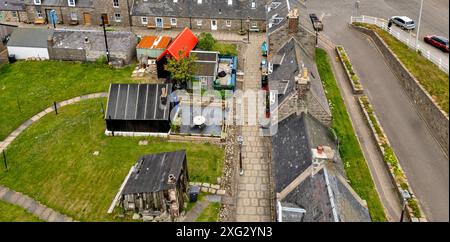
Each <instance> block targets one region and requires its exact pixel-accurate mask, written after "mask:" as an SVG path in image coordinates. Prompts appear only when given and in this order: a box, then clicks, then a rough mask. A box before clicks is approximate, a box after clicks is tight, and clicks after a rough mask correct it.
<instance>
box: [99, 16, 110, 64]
mask: <svg viewBox="0 0 450 242" xmlns="http://www.w3.org/2000/svg"><path fill="white" fill-rule="evenodd" d="M101 18H102V26H103V35H104V37H105V46H106V60H107V61H108V64H109V47H108V38H107V37H106V26H105V18H104V17H103V16H102V17H101Z"/></svg>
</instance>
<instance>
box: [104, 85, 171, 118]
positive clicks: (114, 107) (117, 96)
mask: <svg viewBox="0 0 450 242" xmlns="http://www.w3.org/2000/svg"><path fill="white" fill-rule="evenodd" d="M163 88H166V90H167V94H168V97H167V102H166V104H165V105H163V104H162V101H161V90H162V89H163ZM171 92H172V84H111V86H110V91H109V98H108V107H107V110H106V114H105V118H106V119H109V117H111V120H169V114H170V100H169V95H170V93H171Z"/></svg>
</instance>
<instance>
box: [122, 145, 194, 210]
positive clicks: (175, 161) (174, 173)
mask: <svg viewBox="0 0 450 242" xmlns="http://www.w3.org/2000/svg"><path fill="white" fill-rule="evenodd" d="M188 186H189V176H188V170H187V159H186V152H185V151H176V152H168V153H160V154H151V155H144V156H142V157H141V158H139V160H138V161H137V163H136V165H135V166H134V168H133V171H132V173H131V175H130V176H129V177H128V180H127V181H126V183H125V186H124V188H123V191H122V193H121V199H120V204H121V206H122V208H123V209H124V210H125V211H132V212H135V213H140V214H143V215H149V216H162V215H163V214H168V215H170V216H171V217H172V218H176V217H179V216H180V213H181V212H182V210H183V208H184V203H185V202H187V199H188V197H187V190H188Z"/></svg>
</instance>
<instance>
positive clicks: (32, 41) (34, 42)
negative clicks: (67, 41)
mask: <svg viewBox="0 0 450 242" xmlns="http://www.w3.org/2000/svg"><path fill="white" fill-rule="evenodd" d="M51 35H53V30H51V29H39V28H15V29H14V31H13V33H12V34H11V38H10V39H9V41H8V44H7V45H8V46H15V47H34V48H47V46H48V45H47V40H48V37H49V36H51Z"/></svg>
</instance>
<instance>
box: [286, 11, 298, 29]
mask: <svg viewBox="0 0 450 242" xmlns="http://www.w3.org/2000/svg"><path fill="white" fill-rule="evenodd" d="M288 21H289V24H288V28H289V33H290V34H295V33H297V32H298V25H299V23H300V19H299V14H298V9H297V8H294V9H291V10H289V13H288Z"/></svg>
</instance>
